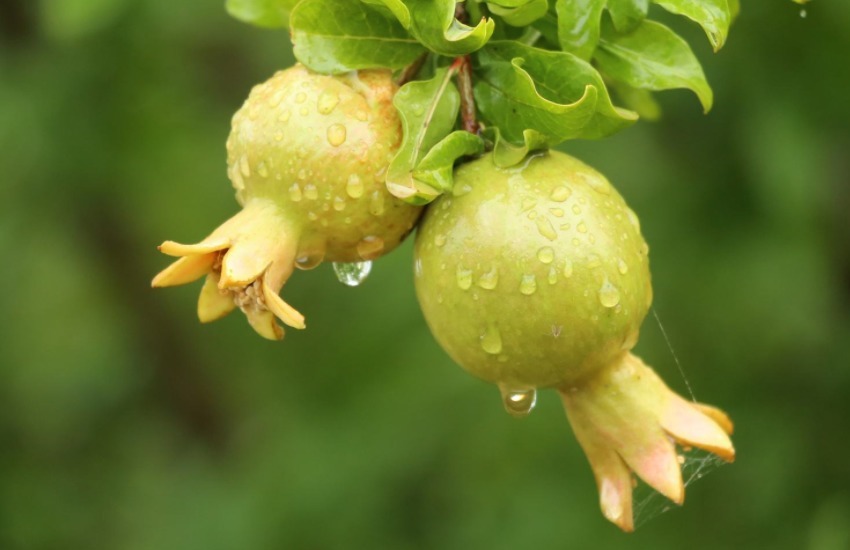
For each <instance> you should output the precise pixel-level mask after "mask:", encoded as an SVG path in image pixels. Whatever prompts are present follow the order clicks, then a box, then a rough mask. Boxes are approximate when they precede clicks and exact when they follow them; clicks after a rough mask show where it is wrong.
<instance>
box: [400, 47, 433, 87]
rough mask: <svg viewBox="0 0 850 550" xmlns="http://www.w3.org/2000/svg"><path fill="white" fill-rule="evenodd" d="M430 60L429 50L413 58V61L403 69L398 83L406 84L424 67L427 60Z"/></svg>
mask: <svg viewBox="0 0 850 550" xmlns="http://www.w3.org/2000/svg"><path fill="white" fill-rule="evenodd" d="M427 60H428V52H424V53H422V55H420V56H419V57H417V58H416V59H414V60H413V63H411V64H410V65H408V66H407V67H405V68H404V69H403V70H402V71H401V75H399V77H398V85H399V86H404V85H405V84H407V83H408V82H410V81H411V80H413V79H414V78H416V75H417V74H419V71H420V70H421V69H422V66H423V65H424V64H425V61H427Z"/></svg>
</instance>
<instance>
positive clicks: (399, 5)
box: [360, 0, 410, 29]
mask: <svg viewBox="0 0 850 550" xmlns="http://www.w3.org/2000/svg"><path fill="white" fill-rule="evenodd" d="M360 1H361V2H363V3H364V4H370V5H372V6H382V7H384V8H386V9H387V11H388V12H389V13H391V14H393V15H394V16H395V18H396V19H398V21H399V23H401V26H402V27H404V28H405V29H408V28H410V10H408V9H407V6H405V5H404V2H402V1H401V0H360Z"/></svg>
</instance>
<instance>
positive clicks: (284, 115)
mask: <svg viewBox="0 0 850 550" xmlns="http://www.w3.org/2000/svg"><path fill="white" fill-rule="evenodd" d="M289 115H290V113H289V109H284V110H283V111H281V112H280V115H279V116H278V117H277V119H278V120H279V121H280V122H287V121H288V120H289Z"/></svg>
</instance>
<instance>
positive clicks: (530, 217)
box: [528, 210, 537, 220]
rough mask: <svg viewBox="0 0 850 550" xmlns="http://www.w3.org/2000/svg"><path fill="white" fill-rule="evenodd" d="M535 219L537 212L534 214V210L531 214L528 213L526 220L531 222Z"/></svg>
mask: <svg viewBox="0 0 850 550" xmlns="http://www.w3.org/2000/svg"><path fill="white" fill-rule="evenodd" d="M536 217H537V212H535V211H534V210H532V211H531V212H529V213H528V219H529V220H533V219H534V218H536Z"/></svg>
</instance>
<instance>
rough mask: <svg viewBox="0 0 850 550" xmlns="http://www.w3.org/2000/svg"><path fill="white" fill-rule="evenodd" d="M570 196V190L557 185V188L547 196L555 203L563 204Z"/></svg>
mask: <svg viewBox="0 0 850 550" xmlns="http://www.w3.org/2000/svg"><path fill="white" fill-rule="evenodd" d="M571 194H572V191H571V190H570V188H569V187H564V186H563V185H559V186H558V187H556V188H554V189H552V194H551V195H549V198H550V199H552V200H553V201H555V202H564V201H565V200H567V199H568V198H570V195H571Z"/></svg>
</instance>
